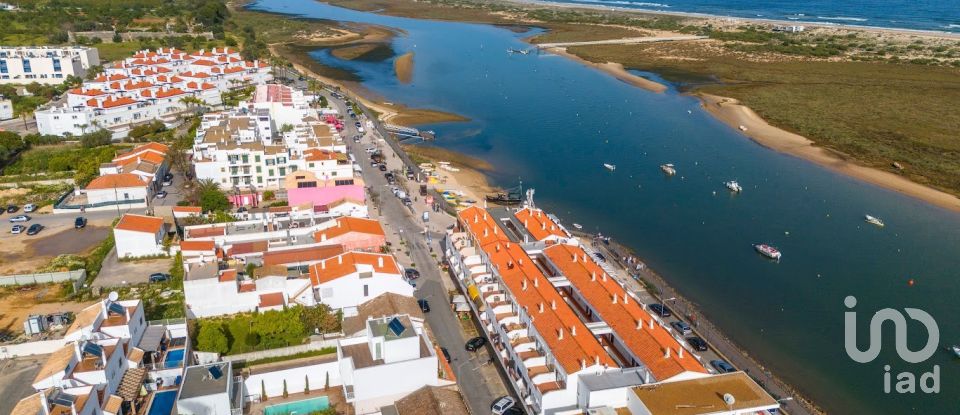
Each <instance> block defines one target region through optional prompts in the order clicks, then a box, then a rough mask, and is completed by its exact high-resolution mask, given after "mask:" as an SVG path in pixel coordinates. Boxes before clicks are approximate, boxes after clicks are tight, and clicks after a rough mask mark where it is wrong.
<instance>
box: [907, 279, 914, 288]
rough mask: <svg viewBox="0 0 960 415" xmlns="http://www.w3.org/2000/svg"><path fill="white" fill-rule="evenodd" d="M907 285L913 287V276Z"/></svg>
mask: <svg viewBox="0 0 960 415" xmlns="http://www.w3.org/2000/svg"><path fill="white" fill-rule="evenodd" d="M907 285H908V286H910V287H913V278H910V280H909V281H907Z"/></svg>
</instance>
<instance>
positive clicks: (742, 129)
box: [739, 124, 747, 131]
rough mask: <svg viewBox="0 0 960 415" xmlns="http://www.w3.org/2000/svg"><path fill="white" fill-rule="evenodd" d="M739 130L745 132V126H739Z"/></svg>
mask: <svg viewBox="0 0 960 415" xmlns="http://www.w3.org/2000/svg"><path fill="white" fill-rule="evenodd" d="M739 128H740V131H747V126H745V125H742V124H741V125H740V127H739Z"/></svg>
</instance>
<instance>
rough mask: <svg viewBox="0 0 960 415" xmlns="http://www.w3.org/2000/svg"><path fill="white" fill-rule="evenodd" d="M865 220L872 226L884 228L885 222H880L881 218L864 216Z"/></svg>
mask: <svg viewBox="0 0 960 415" xmlns="http://www.w3.org/2000/svg"><path fill="white" fill-rule="evenodd" d="M863 220H864V221H866V222H867V223H869V224H871V225H876V226H879V227H881V228H882V227H884V224H883V221H882V220H880V218H878V217H875V216H870V215H864V216H863Z"/></svg>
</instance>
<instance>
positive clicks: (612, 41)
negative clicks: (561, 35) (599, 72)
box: [537, 35, 707, 49]
mask: <svg viewBox="0 0 960 415" xmlns="http://www.w3.org/2000/svg"><path fill="white" fill-rule="evenodd" d="M701 39H707V37H706V36H694V35H684V36H645V37H625V38H620V39H607V40H590V41H585V42H558V43H541V44H539V45H537V47H540V48H543V49H550V48H566V47H571V46H588V45H632V44H635V43H653V42H680V41H685V40H701Z"/></svg>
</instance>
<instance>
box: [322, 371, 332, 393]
mask: <svg viewBox="0 0 960 415" xmlns="http://www.w3.org/2000/svg"><path fill="white" fill-rule="evenodd" d="M328 390H330V372H327V381H326V382H325V383H324V384H323V391H324V392H326V391H328Z"/></svg>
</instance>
